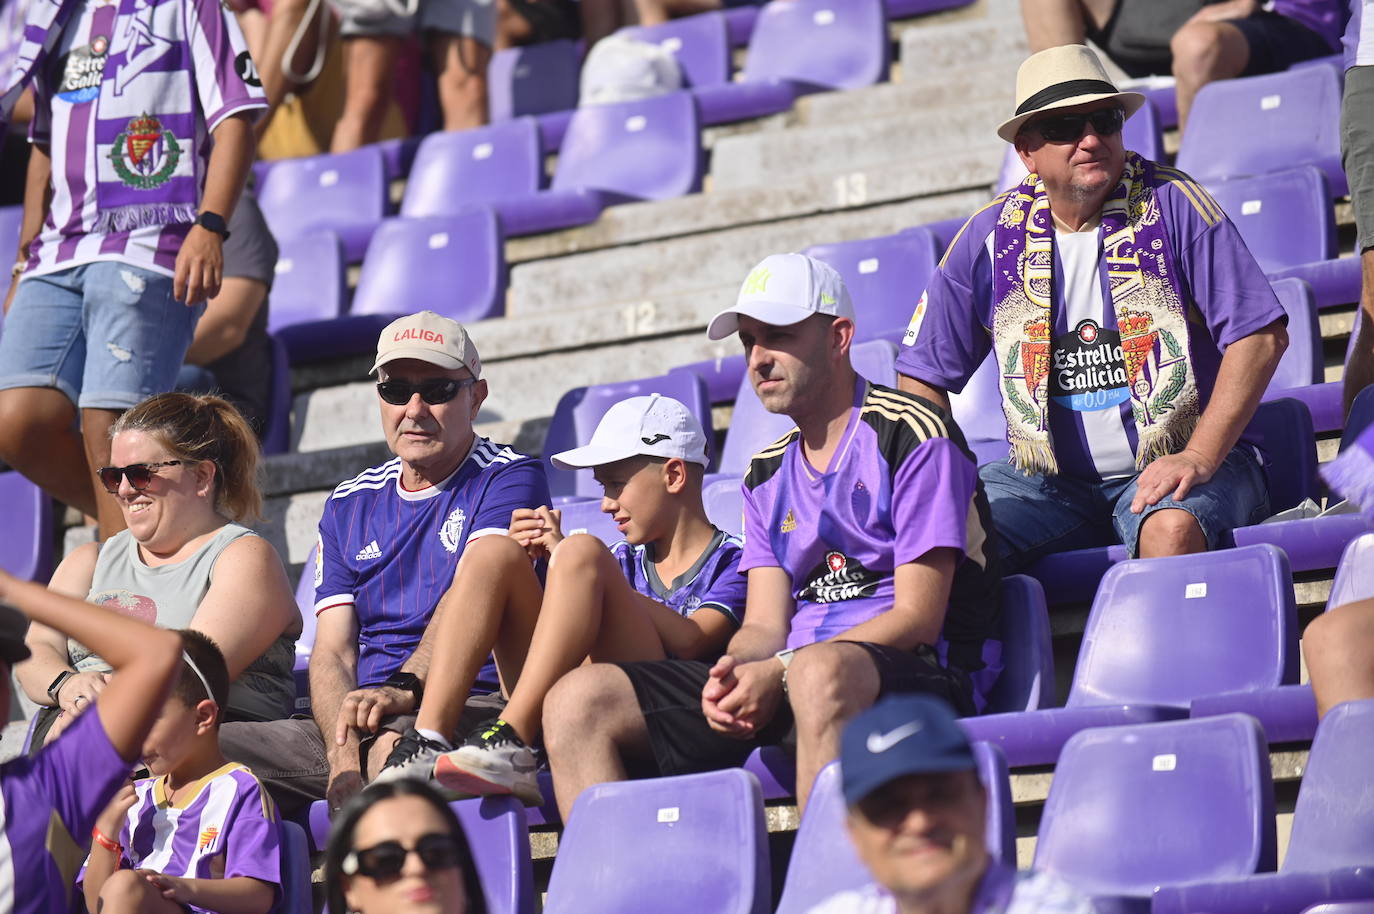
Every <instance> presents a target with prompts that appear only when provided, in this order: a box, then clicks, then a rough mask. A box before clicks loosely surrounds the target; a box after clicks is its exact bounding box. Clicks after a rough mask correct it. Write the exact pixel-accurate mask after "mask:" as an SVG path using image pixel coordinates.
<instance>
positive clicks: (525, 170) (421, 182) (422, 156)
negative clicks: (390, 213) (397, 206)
mask: <svg viewBox="0 0 1374 914" xmlns="http://www.w3.org/2000/svg"><path fill="white" fill-rule="evenodd" d="M543 174H544V160H543V154H542V153H541V152H540V151H539V126H538V124H536V123H535V121H534V119H533V118H530V117H519V118H515V119H514V120H509V121H500V122H497V123H493V124H491V125H489V126H487V127H478V128H476V129H474V130H456V131H447V130H446V131H440V132H438V133H431V134H430V135H429V136H427V137H425V139H424V142H422V143H421V144H420V150H419V152H418V153H416V156H415V164H414V166H413V167H412V168H411V170H410V180H409V181H407V182H406V193H405V198H404V199H403V200H402V201H401V215H402V216H445V215H450V214H452V213H454V212H456V211H458V210H461V209H463V208H464V207H466V206H468V205H470V204H473V203H492V202H495V201H498V200H505V199H511V198H516V197H525V196H529V195H530V194H534V193H538V192H539V188H540V184H541V183H542V177H543Z"/></svg>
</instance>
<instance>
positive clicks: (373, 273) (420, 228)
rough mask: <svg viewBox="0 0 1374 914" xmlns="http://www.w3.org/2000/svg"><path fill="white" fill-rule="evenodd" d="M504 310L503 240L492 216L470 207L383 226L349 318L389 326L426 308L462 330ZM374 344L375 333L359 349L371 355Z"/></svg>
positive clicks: (369, 251) (370, 251)
mask: <svg viewBox="0 0 1374 914" xmlns="http://www.w3.org/2000/svg"><path fill="white" fill-rule="evenodd" d="M505 304H506V257H505V239H503V238H502V237H501V228H500V226H499V225H497V221H496V214H495V213H494V212H492V210H491V209H490V208H488V207H485V206H473V207H469V208H467V209H465V210H463V211H461V212H459V213H455V214H454V215H451V216H426V217H423V218H413V219H412V218H397V219H388V220H387V221H386V222H384V223H383V224H382V226H381V228H379V229H378V230H377V234H376V235H375V236H374V237H373V239H372V244H371V245H370V246H369V247H368V249H367V257H366V259H364V261H363V270H362V274H361V275H360V276H359V277H358V288H357V291H356V292H354V295H353V307H352V309H351V311H350V312H349V313H350V314H352V315H385V316H386V317H387V318H388V320H390V319H392V318H396V317H400V316H401V315H402V314H410V313H413V312H415V311H419V310H421V309H428V310H431V311H436V312H438V313H439V314H442V315H444V316H445V317H451V318H453V319H454V320H456V321H458V322H459V323H464V324H467V323H471V322H473V321H480V320H483V319H485V318H488V317H498V316H500V315H501V314H503V313H504V312H505ZM376 329H377V330H380V329H381V328H380V327H377V328H376ZM376 341H377V336H376V333H375V332H373V333H370V334H368V336H367V337H366V339H365V340H363V341H362V342H363V345H364V346H365V348H366V349H369V350H370V349H371V348H372V347H373V346H374V345H375V344H376Z"/></svg>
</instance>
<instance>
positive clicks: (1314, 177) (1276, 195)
mask: <svg viewBox="0 0 1374 914" xmlns="http://www.w3.org/2000/svg"><path fill="white" fill-rule="evenodd" d="M1207 187H1208V189H1209V190H1210V191H1211V192H1212V196H1213V197H1214V198H1215V199H1216V202H1217V203H1219V204H1220V205H1221V208H1222V210H1224V211H1225V213H1226V215H1227V216H1229V217H1230V218H1231V221H1232V222H1234V223H1235V225H1236V228H1238V229H1239V230H1240V234H1241V237H1242V238H1244V239H1245V246H1246V247H1248V248H1249V249H1250V253H1251V254H1253V255H1255V260H1257V261H1259V265H1260V266H1261V267H1262V268H1263V269H1264V270H1265V271H1266V272H1273V271H1275V270H1282V269H1286V268H1288V267H1295V266H1299V265H1300V264H1304V263H1311V262H1312V261H1318V260H1330V259H1332V258H1334V257H1335V256H1336V217H1335V215H1334V211H1333V210H1332V208H1331V196H1330V191H1329V190H1328V188H1327V181H1326V176H1325V175H1323V174H1322V172H1321V170H1320V169H1318V168H1316V167H1314V166H1311V165H1300V166H1298V167H1297V168H1289V169H1286V170H1284V171H1276V172H1273V173H1271V174H1264V175H1257V176H1255V177H1251V178H1230V179H1228V180H1225V181H1211V182H1209V183H1208V185H1207Z"/></svg>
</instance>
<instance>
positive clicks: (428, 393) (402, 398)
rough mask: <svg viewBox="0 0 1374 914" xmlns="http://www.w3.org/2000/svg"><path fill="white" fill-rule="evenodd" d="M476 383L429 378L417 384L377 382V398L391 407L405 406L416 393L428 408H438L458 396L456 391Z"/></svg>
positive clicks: (474, 379) (472, 381)
mask: <svg viewBox="0 0 1374 914" xmlns="http://www.w3.org/2000/svg"><path fill="white" fill-rule="evenodd" d="M476 383H477V379H476V378H464V379H463V380H461V381H457V380H454V379H453V378H429V379H428V380H425V381H421V382H420V383H418V384H412V383H410V382H409V381H379V382H378V384H377V396H379V397H381V398H382V399H383V400H385V401H386V402H388V403H390V404H391V405H392V406H405V405H406V404H407V403H409V402H410V398H411V397H413V396H415V395H416V394H417V393H418V394H419V395H420V399H421V400H424V401H425V402H426V403H428V404H429V405H430V406H438V405H439V404H440V403H447V402H448V401H449V400H452V399H453V398H454V397H456V396H458V391H460V390H462V389H463V388H464V387H469V386H471V385H473V384H476Z"/></svg>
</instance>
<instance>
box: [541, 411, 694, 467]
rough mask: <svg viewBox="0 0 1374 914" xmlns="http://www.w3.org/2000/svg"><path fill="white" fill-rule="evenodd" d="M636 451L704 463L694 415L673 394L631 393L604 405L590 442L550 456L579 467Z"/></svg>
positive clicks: (559, 463)
mask: <svg viewBox="0 0 1374 914" xmlns="http://www.w3.org/2000/svg"><path fill="white" fill-rule="evenodd" d="M637 456H644V457H677V458H679V459H681V460H684V461H686V462H687V463H696V464H700V465H701V466H703V467H704V466H706V464H707V462H708V461H707V457H706V434H705V432H703V431H702V429H701V423H700V422H699V421H697V417H696V416H694V415H692V413H691V411H690V410H688V409H687V407H685V406H683V405H682V404H681V403H679V402H678V401H677V400H674V399H673V398H672V397H665V396H663V395H661V394H649V395H648V396H647V397H630V398H629V399H628V400H621V401H620V402H619V403H617V404H615V405H614V406H612V407H611V408H610V409H608V410H606V415H604V416H602V417H601V421H600V422H598V423H597V426H596V431H594V432H592V440H591V442H590V443H589V444H586V445H584V446H583V447H578V448H573V449H572V450H570V451H564V452H563V453H561V454H554V455H553V456H552V457H551V458H549V459H550V460H552V461H553V465H554V466H556V467H558V469H560V470H581V469H586V468H588V467H599V466H605V465H606V464H608V463H615V462H616V461H618V460H624V459H626V458H627V457H637Z"/></svg>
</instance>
